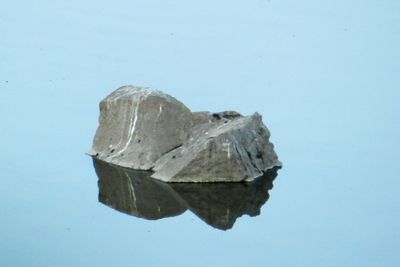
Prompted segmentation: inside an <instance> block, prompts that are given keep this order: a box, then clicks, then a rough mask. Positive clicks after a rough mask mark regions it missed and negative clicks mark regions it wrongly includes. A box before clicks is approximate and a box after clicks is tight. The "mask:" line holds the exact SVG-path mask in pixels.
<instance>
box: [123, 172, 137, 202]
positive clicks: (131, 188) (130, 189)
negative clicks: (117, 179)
mask: <svg viewBox="0 0 400 267" xmlns="http://www.w3.org/2000/svg"><path fill="white" fill-rule="evenodd" d="M125 176H126V177H127V178H128V186H129V191H130V192H131V194H132V197H133V206H134V207H135V210H137V205H136V194H135V188H134V187H133V185H132V180H131V178H130V177H129V175H128V174H127V173H126V172H125Z"/></svg>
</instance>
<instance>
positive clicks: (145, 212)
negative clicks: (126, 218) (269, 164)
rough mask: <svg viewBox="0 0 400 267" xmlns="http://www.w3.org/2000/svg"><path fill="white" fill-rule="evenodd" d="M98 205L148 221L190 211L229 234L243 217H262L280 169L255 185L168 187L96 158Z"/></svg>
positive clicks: (170, 185) (248, 183) (272, 170)
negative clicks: (261, 212) (261, 210)
mask: <svg viewBox="0 0 400 267" xmlns="http://www.w3.org/2000/svg"><path fill="white" fill-rule="evenodd" d="M93 164H94V168H95V171H96V173H97V176H98V178H99V180H98V186H99V201H100V202H101V203H103V204H105V205H107V206H109V207H111V208H113V209H115V210H118V211H120V212H123V213H126V214H129V215H133V216H136V217H139V218H144V219H148V220H157V219H161V218H165V217H172V216H177V215H180V214H182V213H184V212H185V211H186V210H187V209H188V210H190V211H192V212H193V213H194V214H196V215H197V216H198V217H199V218H200V219H202V220H203V221H205V222H206V223H207V224H209V225H211V226H213V227H215V228H218V229H221V230H227V229H230V228H232V227H233V225H234V223H235V221H236V219H237V218H238V217H240V216H242V215H244V214H247V215H249V216H257V215H260V209H261V207H262V206H263V205H264V204H265V203H266V202H267V200H268V198H269V194H268V190H270V189H271V188H272V182H273V180H274V179H275V178H276V176H277V170H278V168H274V169H271V170H268V171H267V172H265V173H264V175H263V176H262V177H259V178H257V179H255V180H254V181H252V182H241V183H200V184H199V183H165V182H162V181H158V180H155V179H153V178H151V177H150V176H151V174H152V172H148V171H139V170H132V169H127V168H123V167H118V166H115V165H112V164H109V163H106V162H104V161H101V160H98V159H95V158H93Z"/></svg>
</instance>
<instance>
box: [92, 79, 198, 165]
mask: <svg viewBox="0 0 400 267" xmlns="http://www.w3.org/2000/svg"><path fill="white" fill-rule="evenodd" d="M191 119H192V113H191V112H190V110H189V109H188V108H187V107H185V105H183V104H182V103H181V102H179V101H178V100H176V99H175V98H173V97H171V96H169V95H166V94H164V93H162V92H160V91H157V90H153V89H150V88H142V87H133V86H124V87H121V88H119V89H117V90H116V91H114V92H113V93H111V94H110V95H109V96H107V97H106V98H105V99H104V100H102V101H101V102H100V119H99V123H100V125H99V128H98V129H97V132H96V135H95V137H94V141H93V147H92V149H91V150H90V151H89V152H88V153H89V154H90V155H93V156H96V157H97V158H98V159H101V160H104V161H106V162H110V163H114V164H117V165H120V166H124V167H129V168H134V169H140V170H147V169H151V168H152V167H154V162H155V161H156V160H157V159H158V158H160V157H161V156H162V155H164V154H165V153H166V152H168V151H170V150H173V149H174V148H175V147H178V146H180V145H181V144H182V143H183V142H184V141H185V140H186V139H187V137H188V132H189V129H190V128H191V126H192V120H191Z"/></svg>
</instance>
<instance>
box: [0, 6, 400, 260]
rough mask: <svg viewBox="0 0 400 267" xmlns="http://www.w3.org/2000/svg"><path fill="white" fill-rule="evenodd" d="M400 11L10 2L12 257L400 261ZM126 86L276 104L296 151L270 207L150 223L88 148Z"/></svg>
mask: <svg viewBox="0 0 400 267" xmlns="http://www.w3.org/2000/svg"><path fill="white" fill-rule="evenodd" d="M399 11H400V4H399V3H398V1H383V2H379V3H378V2H376V1H351V2H349V1H335V2H334V3H330V4H327V3H322V2H320V1H302V2H298V1H273V0H271V1H246V2H237V3H231V2H225V3H224V2H215V1H202V2H199V3H190V2H187V1H168V2H167V1H146V2H139V1H121V2H119V3H111V2H109V1H96V2H94V1H86V2H85V3H82V2H78V1H68V2H57V1H44V0H43V1H30V2H26V3H23V5H22V4H21V3H18V2H15V1H8V0H6V1H4V3H3V5H2V8H1V10H0V32H1V33H2V36H1V38H0V40H1V41H0V51H2V52H1V53H0V92H1V96H0V114H2V116H1V119H0V123H1V128H0V129H1V131H0V140H2V153H0V162H1V163H0V169H1V173H2V174H1V179H0V203H1V204H0V214H1V218H2V220H1V223H0V225H1V230H0V237H1V238H0V266H260V265H272V266H298V265H300V266H398V265H399V264H400V256H399V255H398V247H399V245H400V233H399V231H398V224H399V219H400V199H399V197H398V186H399V180H398V179H399V173H400V164H398V161H399V159H400V155H399V154H400V152H399V151H400V145H399V141H398V137H399V136H400V127H399V125H400V116H399V114H400V108H399V104H398V103H399V97H400V91H399V89H398V85H399V84H400V75H399V71H400V53H399V50H398V47H400V23H399V22H400V12H399ZM124 84H134V85H141V86H151V87H154V88H157V89H160V90H163V91H164V92H166V93H168V94H171V95H173V96H175V97H176V98H178V99H179V100H181V101H182V102H184V103H185V104H186V105H187V106H188V107H189V108H191V109H192V110H193V111H200V110H210V111H221V110H237V111H239V112H241V113H243V114H251V113H253V112H255V111H258V112H259V113H260V114H262V115H263V120H264V122H265V123H266V125H267V126H268V128H269V130H270V131H271V134H272V137H271V140H272V142H273V143H274V144H275V147H276V151H277V153H278V155H279V158H280V160H281V161H282V162H283V165H284V166H283V168H282V169H281V170H279V171H278V176H277V177H276V179H275V180H273V182H272V183H273V188H272V189H270V190H269V191H268V195H269V198H268V200H267V201H266V203H265V204H264V205H262V206H261V207H260V212H261V214H260V215H259V216H255V217H251V216H248V215H243V216H241V217H239V218H238V219H237V220H236V222H235V224H234V226H233V227H232V228H231V229H229V230H227V231H223V230H221V229H218V228H215V227H212V226H210V225H209V224H207V220H206V219H204V217H203V220H202V219H201V218H199V217H198V216H197V215H199V214H201V213H200V212H199V211H201V209H199V206H197V209H195V208H192V210H190V209H189V210H188V209H187V207H186V206H184V207H181V209H179V211H182V210H184V211H183V213H182V214H180V215H179V216H172V217H167V218H163V219H159V220H146V219H143V218H137V217H134V216H131V215H127V214H125V213H122V212H118V211H116V210H114V209H112V208H110V207H109V206H107V205H104V204H102V203H101V202H99V201H98V200H99V187H98V184H97V182H98V177H97V175H96V172H95V170H94V168H93V163H92V159H91V158H90V157H88V156H86V155H85V154H84V153H85V151H87V149H89V147H90V146H91V141H92V138H93V135H94V132H95V130H96V127H97V119H98V102H99V101H100V100H101V99H102V98H104V97H105V96H106V95H107V94H108V93H109V92H110V91H111V90H114V89H116V88H117V87H119V86H121V85H124ZM267 188H269V187H267ZM189 191H190V190H189ZM185 192H187V191H185ZM189 196H190V195H189ZM100 200H101V198H100ZM200 207H202V206H201V205H200ZM210 207H211V206H210ZM213 207H214V206H213ZM185 209H186V210H185ZM193 210H194V211H195V212H193ZM196 212H197V213H196ZM196 214H197V215H196Z"/></svg>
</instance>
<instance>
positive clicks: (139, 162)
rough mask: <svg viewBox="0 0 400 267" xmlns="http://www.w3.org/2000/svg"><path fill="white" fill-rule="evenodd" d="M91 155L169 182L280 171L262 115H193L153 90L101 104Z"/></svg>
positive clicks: (130, 91) (116, 95)
mask: <svg viewBox="0 0 400 267" xmlns="http://www.w3.org/2000/svg"><path fill="white" fill-rule="evenodd" d="M99 123H100V125H99V128H98V129H97V132H96V135H95V138H94V142H93V147H92V149H91V150H90V151H89V154H90V155H92V156H94V157H96V158H98V159H100V160H103V161H106V162H110V163H113V164H116V165H119V166H123V167H129V168H134V169H140V170H152V171H154V173H153V174H152V177H153V178H156V179H159V180H162V181H167V182H238V181H243V180H252V179H254V178H256V177H259V176H261V175H262V174H263V172H264V171H266V170H268V169H270V168H273V167H277V166H281V163H280V162H279V160H278V157H277V155H276V154H275V152H274V148H273V145H272V144H271V143H270V142H269V137H270V133H269V131H268V129H267V128H266V127H265V125H264V124H263V123H262V119H261V115H259V114H258V113H255V114H253V115H252V116H247V117H244V116H242V115H241V114H239V113H237V112H234V111H225V112H220V113H210V112H191V111H190V110H189V109H188V108H187V107H185V106H184V105H183V104H182V103H181V102H179V101H178V100H176V99H175V98H173V97H171V96H169V95H166V94H164V93H162V92H160V91H157V90H153V89H150V88H141V87H133V86H124V87H121V88H119V89H117V90H116V91H114V92H113V93H112V94H110V95H109V96H108V97H106V98H105V99H104V100H102V101H101V103H100V120H99Z"/></svg>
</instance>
